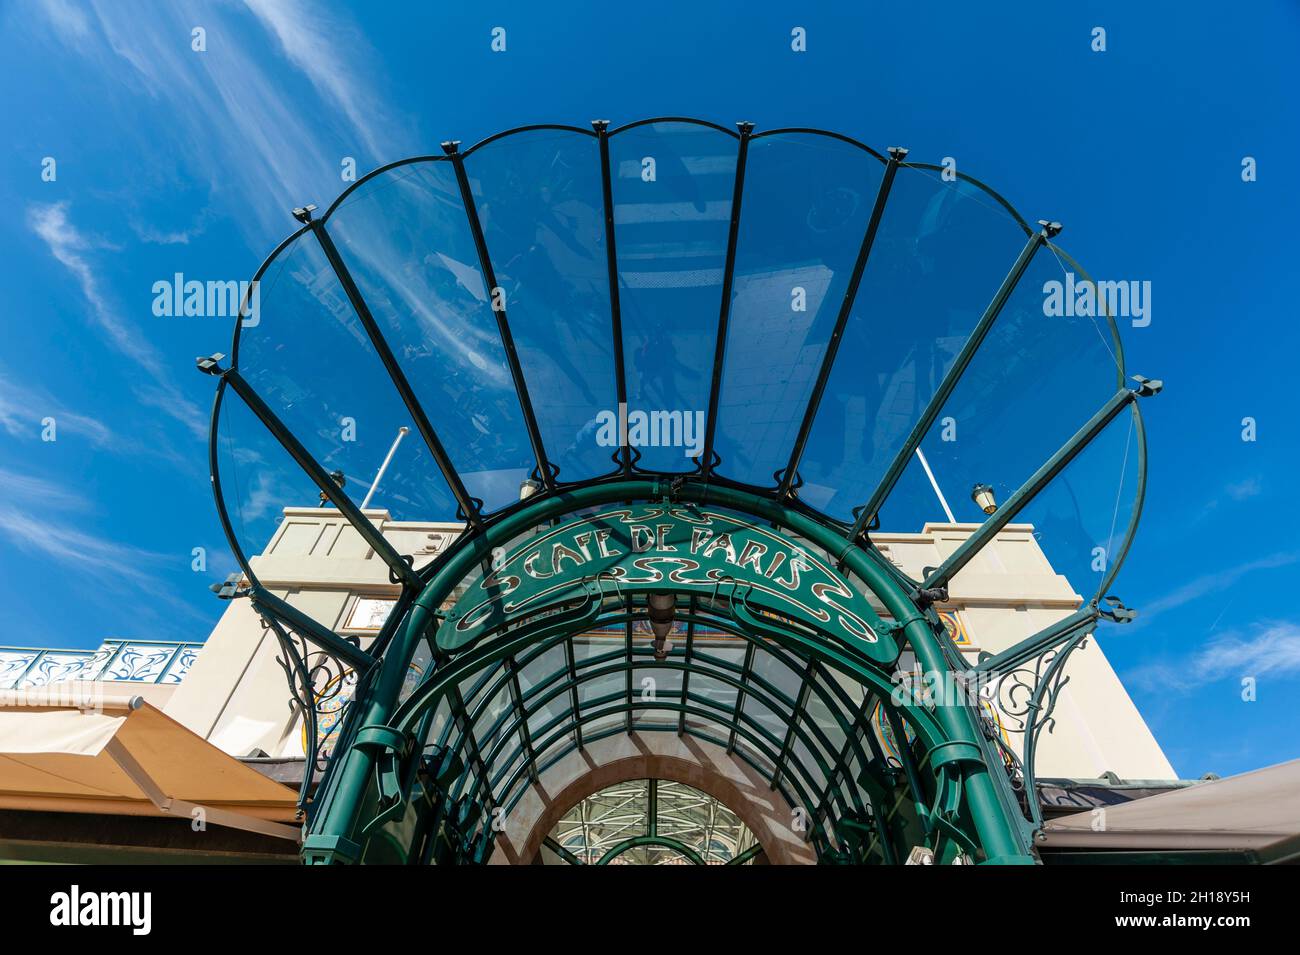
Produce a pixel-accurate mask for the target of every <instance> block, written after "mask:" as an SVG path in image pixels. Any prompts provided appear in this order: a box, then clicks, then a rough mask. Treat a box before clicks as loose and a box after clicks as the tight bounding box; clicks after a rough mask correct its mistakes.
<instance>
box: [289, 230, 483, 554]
mask: <svg viewBox="0 0 1300 955" xmlns="http://www.w3.org/2000/svg"><path fill="white" fill-rule="evenodd" d="M311 228H312V232H314V233H315V235H316V241H318V242H319V243H320V247H321V249H322V251H324V253H325V258H327V259H328V260H329V263H330V266H331V267H332V268H333V269H334V274H335V276H337V277H338V280H339V284H340V285H341V286H343V292H344V294H346V295H347V297H348V301H349V302H351V303H352V310H353V311H354V312H356V314H357V318H359V319H360V320H361V324H362V326H364V327H365V330H366V334H367V335H368V336H369V337H370V344H371V346H372V347H373V348H374V349H375V353H376V354H377V355H379V360H380V361H382V362H383V363H384V368H385V369H386V370H387V371H388V377H389V378H391V379H392V382H393V387H394V388H396V389H397V393H398V394H399V395H401V396H402V403H403V404H405V405H406V411H407V413H408V414H409V415H410V416H411V421H412V422H414V424H415V430H416V431H418V432H420V437H421V438H423V439H424V444H425V447H427V448H428V449H429V454H430V455H432V456H433V460H434V461H435V462H436V463H437V465H438V470H439V471H441V472H442V476H443V478H444V479H445V480H446V482H447V486H448V487H449V488H450V489H451V494H452V497H454V498H455V499H456V504H457V506H458V507H459V508H460V510H461V516H462V517H464V518H465V520H466V521H467V522H468V523H469V524H470V526H471V527H474V528H479V527H482V526H483V518H482V516H481V515H480V513H479V509H478V505H477V502H475V500H474V499H473V498H472V497H470V494H469V491H468V490H466V488H465V484H464V482H463V481H462V480H461V478H460V474H459V473H458V472H457V471H456V466H455V465H454V464H452V463H451V457H450V455H448V454H447V449H446V448H445V447H443V444H442V441H440V440H439V439H438V434H437V432H435V431H434V430H433V425H432V424H431V423H430V422H429V417H428V415H426V414H425V413H424V406H423V405H422V404H420V399H419V398H417V397H416V396H415V391H414V390H413V389H412V388H411V383H410V382H409V381H408V380H407V378H406V373H405V372H404V371H402V367H401V365H399V364H398V362H397V358H396V356H395V355H394V354H393V350H392V348H390V347H389V345H388V339H386V338H385V337H384V333H383V332H382V331H381V330H380V328H379V324H378V323H377V322H376V321H375V317H374V315H372V314H371V313H370V306H369V305H367V304H366V300H365V298H364V297H363V296H362V294H361V290H360V289H359V288H357V283H356V282H355V281H354V280H353V278H352V272H351V271H350V270H349V269H348V267H347V263H345V262H344V261H343V257H342V256H341V255H340V254H339V250H338V247H337V246H336V245H335V244H334V239H333V238H332V237H331V236H330V234H329V232H328V231H327V230H326V228H325V223H324V222H323V221H322V220H319V219H317V220H315V221H314V222H312V223H311Z"/></svg>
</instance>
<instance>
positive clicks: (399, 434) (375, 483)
mask: <svg viewBox="0 0 1300 955" xmlns="http://www.w3.org/2000/svg"><path fill="white" fill-rule="evenodd" d="M410 430H411V429H410V428H406V427H402V428H398V429H397V438H396V439H395V440H394V441H393V446H392V447H391V448H389V449H388V455H387V457H385V458H384V463H383V464H381V465H379V473H378V474H376V475H375V479H374V481H372V482H371V484H370V490H369V491H367V492H366V499H365V500H364V501H362V502H361V510H363V511H364V510H365V509H366V505H368V504H369V503H370V499H371V498H372V497H374V496H375V489H376V488H377V487H379V479H380V478H382V477H383V476H384V472H385V471H387V470H388V462H389V461H391V460H393V452H395V451H396V450H397V446H398V445H399V444H401V443H402V439H403V438H404V437H406V433H407V432H408V431H410ZM926 470H927V471H929V468H926ZM930 480H932V481H933V480H934V478H931V479H930ZM944 506H945V507H946V506H947V505H944Z"/></svg>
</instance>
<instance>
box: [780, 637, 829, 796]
mask: <svg viewBox="0 0 1300 955" xmlns="http://www.w3.org/2000/svg"><path fill="white" fill-rule="evenodd" d="M812 679H813V660H812V657H809V658H808V664H807V666H805V667H804V671H803V679H802V680H801V681H800V683H799V693H798V694H797V695H796V696H795V698H794V708H793V709H792V710H791V711H790V725H789V726H787V727H786V728H785V739H784V740H783V741H782V743H781V758H780V759H779V760H777V764H776V766H775V767H774V768H773V769H772V788H773V789H775V788H776V787H777V782H778V780H780V778H781V774H782V773H784V772H785V763H786V760H787V759H789V758H790V750H791V748H792V747H793V746H794V730H795V726H796V725H798V723H799V720H800V719H801V718H802V717H803V714H804V710H805V709H806V707H807V706H808V693H809V691H810V690H811V689H812ZM828 752H829V750H828Z"/></svg>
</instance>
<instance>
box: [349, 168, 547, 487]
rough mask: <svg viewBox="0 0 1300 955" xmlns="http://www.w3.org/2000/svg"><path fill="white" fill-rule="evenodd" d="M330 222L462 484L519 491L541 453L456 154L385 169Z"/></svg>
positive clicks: (350, 267) (367, 300)
mask: <svg viewBox="0 0 1300 955" xmlns="http://www.w3.org/2000/svg"><path fill="white" fill-rule="evenodd" d="M327 227H328V229H329V233H330V235H331V237H333V239H334V241H335V243H336V244H337V245H338V247H339V251H340V253H341V254H342V256H343V260H344V262H345V263H346V264H347V266H348V268H349V270H350V271H351V273H352V278H353V280H354V281H355V282H356V284H357V287H358V288H359V289H360V290H361V294H362V296H363V297H364V298H365V300H366V303H367V304H368V305H369V306H370V311H371V313H372V314H373V315H374V317H375V321H376V322H377V323H378V324H379V327H380V328H381V329H382V330H383V333H384V335H385V336H386V337H387V339H388V342H389V344H390V345H391V346H392V349H393V352H394V353H395V354H396V356H397V359H398V361H399V362H400V363H401V365H402V367H403V369H404V370H405V372H406V377H407V379H408V380H409V381H410V383H411V388H412V390H413V391H414V392H415V394H416V396H417V397H418V398H419V400H420V403H421V404H422V405H423V406H424V410H425V412H426V414H427V415H428V416H429V419H430V420H431V422H432V423H433V426H434V428H435V430H436V431H437V432H438V437H439V438H440V439H441V440H442V443H443V445H444V446H445V447H446V449H447V453H448V454H449V455H450V456H451V460H452V463H453V464H454V465H455V466H456V470H457V471H458V472H459V473H460V475H461V478H462V479H463V480H464V482H465V486H466V488H467V489H468V491H469V493H470V494H471V495H473V496H474V497H477V498H480V499H481V500H482V501H483V502H484V505H485V509H486V510H489V511H490V510H495V509H496V508H499V507H502V506H504V505H506V504H509V503H511V502H512V501H516V500H518V498H519V486H520V483H521V482H522V481H523V480H524V479H525V478H526V477H527V476H528V475H529V474H530V473H531V472H532V471H533V469H534V468H535V467H536V465H537V461H536V458H535V457H534V456H533V452H532V449H531V447H530V445H529V443H528V434H527V431H526V430H525V427H524V423H523V413H522V411H521V410H520V404H519V396H518V395H517V394H516V393H515V388H514V383H513V381H512V379H511V376H510V369H509V365H508V363H507V361H506V355H505V349H504V348H503V347H502V345H501V336H500V332H499V331H498V329H497V323H496V318H495V316H494V314H493V312H492V305H491V301H490V299H489V295H488V289H487V287H486V285H485V283H484V281H483V271H482V268H481V266H480V263H479V258H478V252H477V249H476V247H475V244H474V238H473V234H472V233H471V231H470V228H469V225H468V219H467V217H466V212H465V207H464V205H463V203H462V202H461V197H460V187H459V185H458V184H457V181H456V172H455V169H454V168H453V166H452V163H450V162H438V161H422V162H416V163H411V164H409V165H405V166H399V167H397V168H395V169H390V170H388V171H387V172H384V173H381V174H380V175H378V176H376V177H375V178H374V179H371V180H370V181H368V182H365V183H363V184H362V185H361V186H360V187H359V188H357V189H356V190H355V191H354V192H353V193H352V194H351V195H349V196H348V198H347V199H346V200H344V201H343V202H342V203H341V204H340V205H339V206H338V208H336V209H335V210H334V211H333V213H331V215H330V217H329V220H328V223H327Z"/></svg>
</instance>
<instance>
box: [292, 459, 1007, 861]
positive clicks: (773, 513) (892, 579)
mask: <svg viewBox="0 0 1300 955" xmlns="http://www.w3.org/2000/svg"><path fill="white" fill-rule="evenodd" d="M620 501H622V502H630V501H643V502H656V503H660V502H666V503H695V504H699V505H705V504H709V505H716V506H721V507H727V508H732V509H734V510H737V511H740V512H742V513H745V514H747V515H750V516H752V517H755V518H758V519H762V520H765V521H770V522H772V524H773V525H774V526H776V527H778V528H781V529H783V530H784V531H786V532H788V533H791V534H793V535H795V536H797V537H802V538H804V539H806V540H807V541H808V542H809V543H811V544H812V545H813V546H815V547H818V548H820V549H822V550H824V551H826V552H827V553H828V554H830V555H831V556H832V558H833V559H834V560H835V561H836V562H837V563H838V565H839V566H840V567H841V568H842V569H844V570H847V571H849V572H851V573H852V574H853V575H854V576H855V577H856V578H857V579H858V580H859V581H860V582H861V584H862V585H863V586H865V587H866V588H867V589H868V590H869V591H870V592H872V593H873V594H875V595H876V597H877V598H878V599H879V600H880V601H881V602H882V603H883V604H884V606H885V609H886V611H887V612H888V613H889V614H890V615H891V616H892V618H893V620H894V622H895V623H894V626H895V630H896V635H897V636H898V638H899V639H900V640H903V641H905V642H906V643H907V644H908V645H909V646H910V647H911V649H912V651H913V653H914V654H915V656H916V659H917V662H918V663H919V665H920V666H921V667H922V669H923V670H924V671H926V672H927V673H935V674H940V675H949V674H951V672H952V670H951V667H950V665H949V662H948V659H947V657H946V656H945V653H944V649H943V646H942V644H941V642H940V638H939V636H938V632H937V628H936V625H937V621H936V620H935V619H934V617H933V615H932V614H927V612H926V610H925V609H924V604H923V603H922V602H921V601H919V600H918V593H917V592H916V591H915V590H912V591H911V592H909V591H908V590H907V589H905V585H904V583H903V582H902V581H900V580H899V578H898V576H897V574H896V573H895V572H893V571H892V570H891V569H887V565H888V562H887V561H885V560H884V559H883V558H881V557H880V556H879V555H878V554H876V553H875V552H874V548H872V549H870V550H868V549H864V548H863V547H861V546H859V545H857V544H856V543H854V542H853V541H851V540H848V539H846V538H845V537H844V536H843V535H842V532H841V531H839V530H837V529H835V528H831V527H828V526H827V525H825V524H823V523H820V522H818V521H816V520H814V519H812V518H810V517H809V516H807V515H806V514H803V513H800V512H799V511H797V510H795V509H793V508H790V507H786V506H784V505H783V504H781V503H779V502H776V501H773V500H772V499H770V498H768V497H763V496H760V495H757V494H754V493H751V492H747V491H743V490H740V489H737V488H733V487H727V486H717V485H710V484H708V483H706V482H698V481H692V480H690V479H681V480H676V481H672V482H670V481H667V480H660V479H655V480H625V481H610V482H603V483H594V484H591V485H587V486H583V487H579V488H574V489H570V490H564V491H560V492H558V493H556V494H552V495H547V496H545V497H542V498H541V499H540V500H538V501H537V502H536V503H534V504H530V505H528V506H525V507H522V508H521V509H519V510H517V511H515V512H514V513H511V514H509V515H505V516H503V517H502V518H501V519H500V520H499V521H497V522H495V523H493V524H492V525H490V526H488V527H487V528H485V529H484V530H483V531H482V532H480V533H478V534H475V535H473V536H467V537H463V538H461V539H460V540H458V541H457V543H456V544H455V545H454V546H453V550H452V552H449V553H448V554H447V555H446V559H445V560H444V561H442V562H441V564H440V566H439V567H438V569H437V571H436V572H435V573H434V574H433V575H432V577H431V579H430V580H429V581H428V583H427V584H426V585H425V587H424V589H423V591H422V592H421V593H420V595H419V597H418V598H417V599H416V600H415V602H414V604H413V605H412V607H411V609H410V611H409V613H408V616H407V618H406V620H405V621H404V623H403V625H402V626H400V627H399V628H398V630H397V632H396V633H395V635H394V638H393V640H392V642H391V644H390V646H389V648H388V652H387V653H386V654H385V656H384V659H383V660H382V661H381V662H380V664H379V666H378V668H377V672H376V674H375V677H374V679H373V681H371V682H370V683H369V686H368V688H367V692H366V693H365V694H364V697H363V698H362V699H359V700H358V701H357V702H358V704H359V705H358V707H357V709H358V711H359V712H360V713H361V714H362V715H361V716H359V717H358V718H357V719H356V720H355V721H353V722H352V724H351V725H350V727H349V729H350V736H349V737H348V739H347V740H346V743H345V744H342V745H341V746H340V748H339V751H338V752H337V754H336V758H335V761H334V765H333V769H334V774H333V775H334V777H335V778H334V779H332V780H331V783H332V786H331V789H330V791H329V794H328V798H327V799H326V800H325V804H324V805H322V806H321V807H320V809H319V811H318V812H317V813H316V814H315V816H314V818H313V820H312V824H311V831H310V832H309V835H308V837H307V839H306V841H305V843H304V856H305V858H306V861H309V862H330V861H348V860H349V859H351V858H356V857H357V856H358V855H359V853H360V845H359V843H358V842H357V841H355V840H358V839H361V840H364V838H365V835H364V830H365V828H366V826H367V823H366V821H365V820H361V819H359V818H358V816H359V814H360V811H361V804H362V802H363V799H364V797H365V795H366V792H367V790H368V789H370V787H371V785H372V778H373V777H374V774H375V772H376V771H378V772H379V773H380V777H381V778H383V773H384V770H383V765H388V766H389V770H390V775H391V774H392V764H393V763H394V762H395V761H396V759H397V757H398V755H399V753H398V750H399V749H400V748H402V747H406V748H408V749H409V745H410V744H407V743H401V744H399V743H398V741H399V740H403V739H409V733H410V731H411V730H412V729H413V728H415V727H416V726H417V725H418V724H419V722H420V719H421V718H422V715H423V713H424V711H425V709H426V708H427V707H428V705H429V701H430V700H431V699H432V698H433V697H435V696H437V695H438V693H437V690H438V688H440V687H446V686H450V685H452V681H453V680H454V679H455V678H456V677H457V676H459V677H460V678H461V679H463V678H464V676H466V675H468V674H469V673H471V672H475V671H477V670H481V669H482V668H483V667H484V666H486V665H488V664H490V663H492V662H495V661H496V660H501V659H504V658H505V657H506V656H507V655H509V654H510V653H513V652H514V651H516V650H518V649H519V648H520V647H521V646H523V645H527V644H529V643H533V642H538V641H540V640H543V639H545V637H546V636H548V635H550V634H548V633H547V630H548V629H551V628H550V627H547V626H546V623H545V621H543V622H542V624H541V625H539V626H538V627H537V628H536V629H531V628H530V629H529V632H528V633H526V634H524V635H522V636H519V637H513V638H498V639H494V640H490V641H484V643H483V644H481V645H479V646H476V647H472V648H469V649H468V650H467V651H465V652H464V653H461V654H459V655H457V656H455V657H451V658H443V659H439V660H438V666H437V668H436V669H435V670H434V675H433V676H432V677H431V678H430V679H429V680H428V681H427V682H426V683H425V684H423V685H422V686H421V687H420V688H418V689H417V690H416V692H415V693H414V694H413V695H412V696H411V698H409V699H407V700H406V701H405V702H404V703H402V704H401V706H398V696H399V693H400V690H401V688H402V681H403V678H404V675H405V672H406V668H407V666H408V665H409V662H410V660H411V659H412V657H413V655H414V652H415V650H416V648H417V646H418V645H419V644H420V642H421V641H428V642H429V644H430V645H435V642H434V640H433V635H434V633H435V632H436V628H437V626H438V623H439V613H438V608H439V607H440V606H441V605H442V604H443V602H444V601H445V600H447V599H448V597H449V596H450V595H451V593H452V591H453V589H454V588H455V587H456V586H457V585H459V584H460V583H461V582H462V581H463V580H465V579H467V578H468V577H470V575H472V574H473V573H474V572H475V570H476V568H477V567H478V565H479V564H480V563H481V562H482V561H484V560H485V559H488V558H489V557H490V555H491V554H492V551H493V548H495V547H498V546H501V545H503V544H504V543H506V542H508V541H510V540H512V539H514V538H516V537H518V536H520V535H523V534H526V533H528V532H529V530H530V529H531V528H536V527H538V526H539V525H542V524H544V523H546V522H547V521H550V520H553V519H555V518H557V517H560V516H562V515H564V514H567V513H571V512H574V511H578V510H581V509H583V508H587V507H594V506H599V505H603V504H609V503H614V502H620ZM561 617H562V615H561ZM573 625H574V622H573V621H565V620H563V619H559V620H558V622H557V623H555V624H552V625H551V627H553V628H554V629H553V631H552V633H560V632H562V631H563V630H564V628H565V627H566V626H573ZM577 625H586V624H577ZM772 636H774V638H776V639H777V640H778V642H780V636H779V635H778V634H772ZM805 643H806V644H808V646H806V647H805V649H809V650H812V649H816V650H818V651H819V652H822V653H825V654H826V660H825V662H826V663H827V664H828V665H832V666H836V667H843V666H845V665H846V663H848V661H847V660H846V659H843V654H840V653H837V652H836V648H835V647H832V646H828V645H824V644H822V643H821V642H819V641H818V640H817V639H808V640H806V641H805ZM849 667H850V675H852V676H854V677H855V678H861V682H864V683H866V684H868V685H873V686H874V687H875V688H877V689H880V690H886V691H887V692H888V693H893V690H894V685H893V683H892V682H891V681H889V679H888V678H887V677H886V676H885V675H884V674H882V673H877V674H874V675H873V674H871V673H870V672H868V668H865V667H857V666H853V665H852V664H849ZM853 670H859V671H860V672H859V673H858V674H854V673H853V672H852V671H853ZM457 685H458V684H457ZM932 689H933V694H934V695H933V698H932V699H930V700H929V701H927V702H928V704H929V705H926V706H922V705H921V703H919V702H918V701H915V700H911V701H909V700H907V699H906V698H905V697H904V698H903V699H902V700H901V701H899V703H900V705H899V706H898V709H899V711H900V712H901V714H902V715H903V716H904V718H906V719H907V720H908V722H909V723H910V724H911V725H912V726H913V727H914V731H915V732H916V733H917V735H918V737H919V738H920V740H921V743H922V746H923V750H924V752H925V754H926V755H925V759H924V760H923V762H925V763H927V764H928V766H927V768H928V771H929V772H931V773H933V774H934V777H935V780H936V785H937V789H936V794H935V806H934V812H935V814H936V815H935V819H936V820H942V821H944V825H946V826H947V827H948V828H949V829H951V832H949V833H948V835H949V836H950V837H951V838H954V839H965V840H966V841H968V842H969V843H970V844H971V845H974V846H977V847H978V850H979V851H980V853H981V854H982V855H983V857H984V860H985V861H992V862H1019V863H1029V862H1032V861H1033V857H1032V854H1031V850H1030V847H1029V841H1028V832H1027V826H1026V824H1025V823H1024V821H1023V819H1022V817H1021V816H1020V814H1019V812H1018V810H1017V809H1016V807H1015V805H1014V797H1013V796H1011V794H1010V787H1009V785H1008V784H1007V780H1006V778H1005V775H1000V774H1001V773H1002V770H1001V767H1000V765H999V764H998V763H997V762H996V761H995V760H994V759H993V758H992V756H991V754H990V751H989V749H988V748H987V741H985V740H984V739H983V737H982V733H981V730H980V726H979V722H978V717H977V716H976V714H975V712H974V711H973V709H972V708H971V706H970V705H969V704H968V703H967V702H965V701H963V700H962V699H960V698H958V697H955V696H954V695H953V694H952V692H951V688H950V686H949V685H948V681H947V680H940V681H939V682H938V684H937V685H936V686H934V687H933V688H932ZM684 699H685V697H684ZM895 700H898V697H897V696H895ZM681 705H682V706H685V704H684V703H683V704H681ZM381 764H383V765H381ZM994 774H999V775H994ZM399 795H400V797H401V799H404V798H405V795H404V794H399ZM395 798H396V797H394V794H393V793H392V792H388V793H386V794H385V795H384V798H383V799H381V805H380V807H379V813H378V815H377V816H376V818H375V819H372V820H371V821H370V822H371V824H372V825H373V823H374V822H375V821H377V820H379V819H382V818H384V817H385V816H386V815H390V814H393V815H395V816H396V817H400V815H401V813H402V811H403V809H402V806H403V805H404V803H400V802H397V801H394V800H395ZM959 812H965V813H967V814H968V816H969V819H970V822H971V829H972V831H971V832H970V833H968V834H965V835H963V834H962V832H961V831H960V826H959V825H958V823H957V822H956V820H957V818H958V814H959ZM938 824H939V823H938V822H936V825H938Z"/></svg>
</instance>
